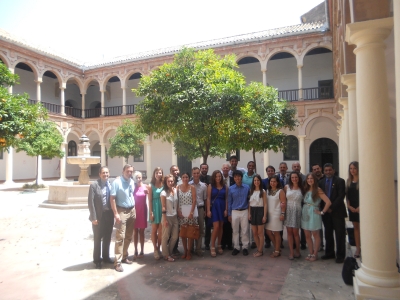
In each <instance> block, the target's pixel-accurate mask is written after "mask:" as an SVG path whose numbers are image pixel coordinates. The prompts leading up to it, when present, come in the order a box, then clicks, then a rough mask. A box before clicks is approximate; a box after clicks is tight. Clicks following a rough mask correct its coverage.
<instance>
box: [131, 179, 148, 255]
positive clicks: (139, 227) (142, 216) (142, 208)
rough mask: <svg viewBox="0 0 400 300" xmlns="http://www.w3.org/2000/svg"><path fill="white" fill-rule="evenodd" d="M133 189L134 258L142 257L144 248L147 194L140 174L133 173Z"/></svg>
mask: <svg viewBox="0 0 400 300" xmlns="http://www.w3.org/2000/svg"><path fill="white" fill-rule="evenodd" d="M133 177H134V178H135V189H134V190H133V197H134V198H135V210H136V221H135V228H134V231H133V243H134V245H135V255H134V257H135V258H136V257H143V255H144V254H143V248H144V230H145V229H146V228H147V203H146V197H147V194H148V188H147V185H145V184H144V183H143V182H142V178H143V175H142V173H140V172H135V174H134V175H133ZM139 236H140V253H139V254H138V248H137V246H138V239H139Z"/></svg>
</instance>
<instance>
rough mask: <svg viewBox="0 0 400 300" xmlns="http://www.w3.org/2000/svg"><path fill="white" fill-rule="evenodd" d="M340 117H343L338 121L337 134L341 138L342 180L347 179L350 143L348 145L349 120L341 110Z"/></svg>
mask: <svg viewBox="0 0 400 300" xmlns="http://www.w3.org/2000/svg"><path fill="white" fill-rule="evenodd" d="M338 115H339V116H340V117H341V119H340V120H338V123H339V125H338V127H337V134H338V136H339V149H340V150H339V170H340V171H339V176H340V177H341V178H347V174H346V166H347V165H348V155H347V153H348V152H349V151H348V147H349V146H348V143H347V138H348V134H347V128H348V127H347V126H346V123H347V120H345V117H344V111H343V110H339V111H338Z"/></svg>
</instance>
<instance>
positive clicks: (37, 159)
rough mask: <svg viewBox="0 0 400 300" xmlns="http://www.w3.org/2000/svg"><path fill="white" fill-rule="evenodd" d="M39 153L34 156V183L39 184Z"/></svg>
mask: <svg viewBox="0 0 400 300" xmlns="http://www.w3.org/2000/svg"><path fill="white" fill-rule="evenodd" d="M38 176H39V155H38V156H36V185H39V177H38Z"/></svg>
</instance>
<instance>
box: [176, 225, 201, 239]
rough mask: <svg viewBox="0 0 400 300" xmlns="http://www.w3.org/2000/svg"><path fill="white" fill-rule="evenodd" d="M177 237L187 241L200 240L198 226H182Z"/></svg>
mask: <svg viewBox="0 0 400 300" xmlns="http://www.w3.org/2000/svg"><path fill="white" fill-rule="evenodd" d="M179 236H180V237H183V238H187V239H194V240H198V239H199V238H200V226H199V225H190V224H182V225H181V231H180V232H179Z"/></svg>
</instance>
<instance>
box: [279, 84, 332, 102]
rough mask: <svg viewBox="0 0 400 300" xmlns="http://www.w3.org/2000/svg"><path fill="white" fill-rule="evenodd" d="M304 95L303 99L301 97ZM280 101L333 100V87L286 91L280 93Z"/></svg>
mask: <svg viewBox="0 0 400 300" xmlns="http://www.w3.org/2000/svg"><path fill="white" fill-rule="evenodd" d="M301 94H303V97H302V99H300V98H301V97H300V96H299V95H301ZM278 97H279V99H284V100H287V101H290V102H292V101H299V100H304V101H307V100H322V99H333V87H331V86H322V87H314V88H304V89H302V90H299V89H296V90H284V91H278Z"/></svg>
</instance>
